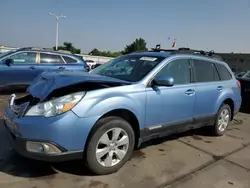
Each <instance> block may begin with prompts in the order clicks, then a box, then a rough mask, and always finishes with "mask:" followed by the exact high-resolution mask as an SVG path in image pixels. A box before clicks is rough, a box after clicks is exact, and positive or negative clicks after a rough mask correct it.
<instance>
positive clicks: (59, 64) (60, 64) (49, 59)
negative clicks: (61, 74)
mask: <svg viewBox="0 0 250 188" xmlns="http://www.w3.org/2000/svg"><path fill="white" fill-rule="evenodd" d="M65 65H66V64H65V62H64V60H63V59H62V57H61V56H60V55H57V54H51V53H43V52H41V53H40V61H39V72H40V73H42V72H44V71H50V70H59V69H62V70H63V69H65Z"/></svg>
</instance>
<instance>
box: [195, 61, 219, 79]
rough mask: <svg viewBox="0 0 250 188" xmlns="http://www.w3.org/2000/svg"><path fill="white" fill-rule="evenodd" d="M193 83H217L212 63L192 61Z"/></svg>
mask: <svg viewBox="0 0 250 188" xmlns="http://www.w3.org/2000/svg"><path fill="white" fill-rule="evenodd" d="M192 65H193V72H194V82H213V81H218V80H219V77H218V73H217V72H216V69H215V67H214V65H213V63H212V62H209V61H204V60H196V59H194V60H193V63H192Z"/></svg>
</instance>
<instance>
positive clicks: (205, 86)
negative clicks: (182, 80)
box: [192, 59, 223, 123]
mask: <svg viewBox="0 0 250 188" xmlns="http://www.w3.org/2000/svg"><path fill="white" fill-rule="evenodd" d="M192 68H193V69H192V70H193V82H194V85H195V91H196V99H195V106H194V116H195V117H194V118H195V123H204V122H210V121H211V120H213V118H214V116H215V114H216V113H217V112H216V111H215V106H216V104H217V101H218V99H219V96H220V93H221V92H222V91H223V83H222V82H221V81H220V78H219V74H218V72H217V70H216V68H215V65H214V63H213V61H208V60H203V59H192Z"/></svg>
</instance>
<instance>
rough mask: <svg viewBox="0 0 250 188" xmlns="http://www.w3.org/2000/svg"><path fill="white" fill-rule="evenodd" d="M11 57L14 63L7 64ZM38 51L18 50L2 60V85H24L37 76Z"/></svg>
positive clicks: (0, 70) (0, 82) (0, 81)
mask: <svg viewBox="0 0 250 188" xmlns="http://www.w3.org/2000/svg"><path fill="white" fill-rule="evenodd" d="M7 59H11V60H12V63H10V64H6V63H5V62H6V60H7ZM36 60H37V53H36V52H18V53H15V54H13V55H11V56H9V57H7V58H5V59H3V60H2V62H1V69H0V75H1V79H0V85H1V86H23V85H26V86H27V85H29V84H30V83H31V82H32V81H33V79H34V78H35V77H36V76H37V70H36V65H37V64H36Z"/></svg>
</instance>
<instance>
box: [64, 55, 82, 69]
mask: <svg viewBox="0 0 250 188" xmlns="http://www.w3.org/2000/svg"><path fill="white" fill-rule="evenodd" d="M62 58H63V59H64V61H65V62H66V64H65V65H64V68H65V69H71V70H81V71H83V70H84V69H85V66H86V64H85V63H84V62H83V61H81V62H78V60H77V59H75V58H73V57H70V56H66V55H62Z"/></svg>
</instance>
